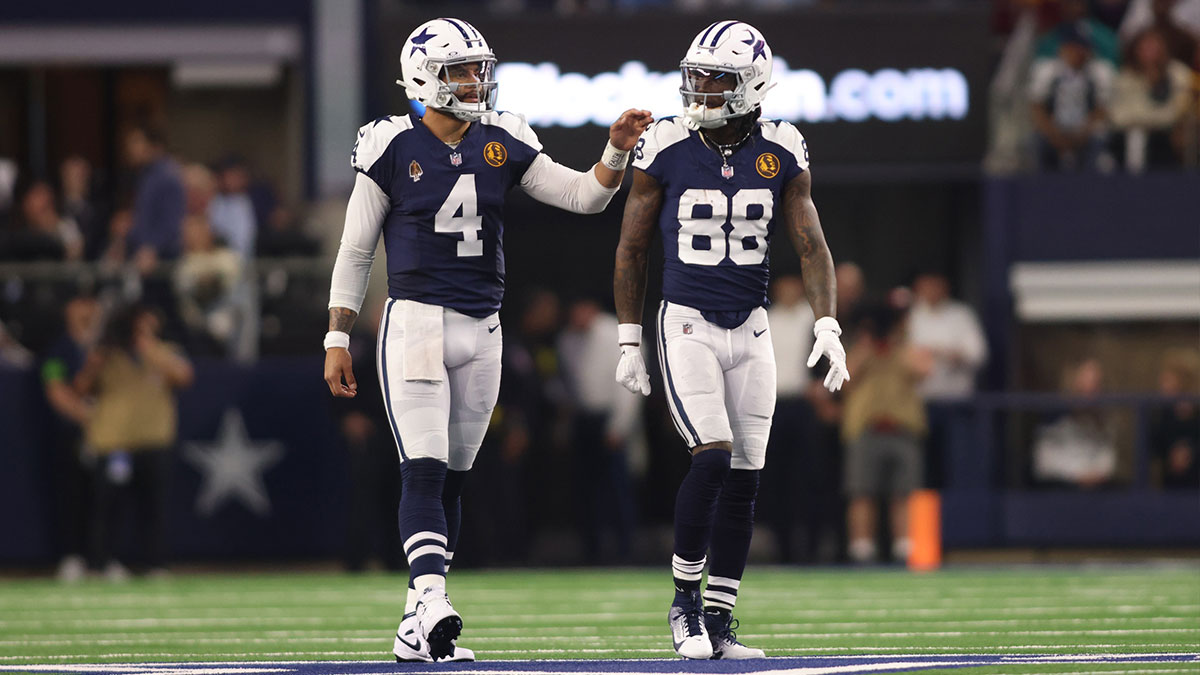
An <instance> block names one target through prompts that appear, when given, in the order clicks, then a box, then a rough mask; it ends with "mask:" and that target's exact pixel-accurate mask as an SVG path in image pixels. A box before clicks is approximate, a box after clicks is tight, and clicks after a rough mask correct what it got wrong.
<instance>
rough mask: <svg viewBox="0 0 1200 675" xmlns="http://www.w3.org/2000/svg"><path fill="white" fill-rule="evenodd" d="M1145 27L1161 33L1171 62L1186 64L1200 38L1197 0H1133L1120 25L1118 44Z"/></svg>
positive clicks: (1129, 38) (1128, 40)
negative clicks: (1172, 60) (1119, 40)
mask: <svg viewBox="0 0 1200 675" xmlns="http://www.w3.org/2000/svg"><path fill="white" fill-rule="evenodd" d="M1148 28H1157V29H1158V31H1159V32H1160V33H1161V34H1162V36H1163V39H1164V40H1165V41H1166V45H1167V53H1168V54H1169V55H1170V57H1171V58H1172V59H1174V60H1176V61H1182V62H1183V63H1190V62H1191V60H1192V58H1193V55H1194V54H1195V53H1196V43H1197V41H1198V39H1200V0H1133V1H1132V2H1131V3H1130V4H1129V11H1128V12H1126V13H1125V20H1124V21H1122V22H1121V29H1120V37H1121V41H1122V42H1124V43H1127V44H1128V43H1130V42H1132V41H1133V39H1134V38H1135V37H1137V36H1138V35H1141V33H1142V32H1143V31H1145V30H1146V29H1148Z"/></svg>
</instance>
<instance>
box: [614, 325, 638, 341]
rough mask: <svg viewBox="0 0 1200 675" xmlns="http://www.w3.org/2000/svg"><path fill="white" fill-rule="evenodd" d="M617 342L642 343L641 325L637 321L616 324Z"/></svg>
mask: <svg viewBox="0 0 1200 675" xmlns="http://www.w3.org/2000/svg"><path fill="white" fill-rule="evenodd" d="M617 344H621V345H634V346H638V345H641V344H642V325H641V324H639V323H622V324H618V325H617Z"/></svg>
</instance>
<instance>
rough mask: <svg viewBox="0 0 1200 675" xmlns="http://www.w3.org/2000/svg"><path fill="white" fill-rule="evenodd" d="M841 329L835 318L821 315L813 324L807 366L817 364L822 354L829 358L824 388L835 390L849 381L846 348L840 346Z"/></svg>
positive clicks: (810, 366)
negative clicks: (811, 346)
mask: <svg viewBox="0 0 1200 675" xmlns="http://www.w3.org/2000/svg"><path fill="white" fill-rule="evenodd" d="M841 334H842V329H841V327H840V326H839V325H838V322H837V319H835V318H833V317H831V316H823V317H821V318H820V319H819V320H817V323H816V325H815V326H813V336H814V337H815V338H816V339H815V340H814V341H813V349H812V353H811V354H809V355H808V367H809V368H812V367H813V366H815V365H817V362H818V361H820V360H821V357H822V356H825V357H826V358H828V359H829V374H828V375H826V376H825V388H826V389H828V390H829V391H837V390H839V389H841V388H842V384H843V383H845V382H849V381H850V371H849V370H847V369H846V349H845V348H844V347H842V341H841V337H840V336H841Z"/></svg>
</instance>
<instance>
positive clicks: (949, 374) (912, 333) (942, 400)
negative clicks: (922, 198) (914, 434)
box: [908, 270, 988, 487]
mask: <svg viewBox="0 0 1200 675" xmlns="http://www.w3.org/2000/svg"><path fill="white" fill-rule="evenodd" d="M913 295H914V303H913V308H912V312H911V313H910V314H909V318H908V334H909V338H910V340H911V341H912V346H913V349H914V350H918V351H920V352H923V353H922V354H921V356H922V358H925V359H927V360H928V361H929V363H930V364H931V368H930V372H929V375H928V376H927V377H926V378H925V379H924V380H922V382H921V384H920V392H921V397H922V399H924V401H925V403H926V412H927V414H928V417H929V435H928V438H927V440H928V442H927V446H926V453H925V461H926V465H925V477H926V481H925V482H926V484H927V485H929V486H931V487H941V485H942V468H943V465H944V463H945V457H946V453H947V452H948V450H949V448H948V447H947V444H948V442H949V440H948V438H947V434H948V433H949V431H950V427H949V425H950V423H951V421H952V415H953V414H954V412H953V409H952V408H951V407H950V405H952V404H954V403H958V402H962V401H964V400H966V399H967V398H969V397H970V396H971V394H973V393H974V392H975V376H976V374H977V373H978V372H979V369H980V368H981V367H983V364H984V361H985V360H986V359H987V352H988V350H987V340H986V339H985V338H984V336H983V328H982V327H981V326H980V325H979V319H978V318H977V317H976V316H975V311H974V310H972V309H971V308H970V307H969V306H968V305H967V304H966V303H963V302H959V301H957V300H954V299H952V298H951V297H950V280H949V279H948V278H947V277H946V275H945V274H943V273H941V272H939V271H933V270H927V271H923V272H921V273H919V274H917V276H916V278H915V279H914V280H913Z"/></svg>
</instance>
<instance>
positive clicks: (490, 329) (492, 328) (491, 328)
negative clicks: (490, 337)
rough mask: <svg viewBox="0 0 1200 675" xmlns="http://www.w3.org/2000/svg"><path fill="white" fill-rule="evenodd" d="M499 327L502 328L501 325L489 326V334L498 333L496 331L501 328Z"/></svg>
mask: <svg viewBox="0 0 1200 675" xmlns="http://www.w3.org/2000/svg"><path fill="white" fill-rule="evenodd" d="M499 327H500V324H496V325H495V326H488V332H489V333H495V332H496V329H497V328H499Z"/></svg>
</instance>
